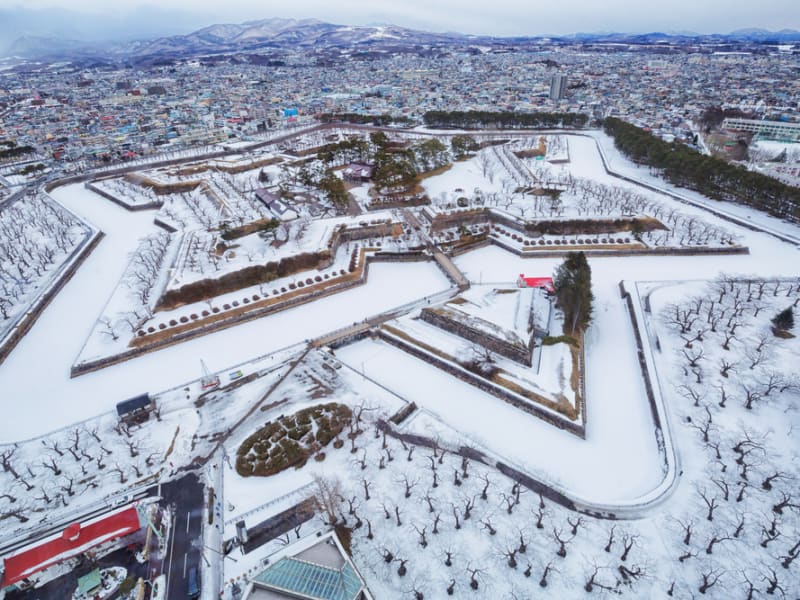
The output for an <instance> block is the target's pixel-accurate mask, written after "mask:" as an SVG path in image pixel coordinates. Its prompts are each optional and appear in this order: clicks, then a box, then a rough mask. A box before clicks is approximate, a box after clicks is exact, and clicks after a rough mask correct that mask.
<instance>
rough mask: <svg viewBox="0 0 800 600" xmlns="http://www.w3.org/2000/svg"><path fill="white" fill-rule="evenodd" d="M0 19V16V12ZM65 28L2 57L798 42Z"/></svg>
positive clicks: (751, 33) (796, 36)
mask: <svg viewBox="0 0 800 600" xmlns="http://www.w3.org/2000/svg"><path fill="white" fill-rule="evenodd" d="M1 12H2V11H0V13H1ZM2 16H3V15H2V14H0V17H2ZM18 31H19V30H18ZM23 31H24V30H23ZM68 31H69V29H68V28H67V30H66V31H62V32H52V33H51V34H50V35H36V34H30V35H23V36H22V37H19V38H17V39H15V40H14V41H13V42H11V43H10V44H9V45H8V47H7V49H6V52H5V54H6V56H19V57H26V58H45V59H57V58H73V59H75V58H84V59H92V58H95V59H98V60H104V61H108V60H111V61H113V62H118V61H124V62H128V61H133V62H139V61H147V60H153V59H154V58H162V59H176V58H187V57H192V56H202V55H212V54H223V53H238V52H248V51H258V50H262V49H270V48H272V49H284V48H290V47H294V48H297V47H300V48H314V49H325V48H339V49H342V48H362V49H374V50H379V49H391V48H409V47H416V46H443V45H450V44H519V43H538V42H543V41H548V42H551V43H552V42H556V43H558V42H563V43H616V44H684V43H695V44H696V43H711V44H722V43H726V42H731V43H732V42H738V43H748V42H750V43H780V44H786V43H794V42H800V31H795V30H788V29H784V30H781V31H778V32H770V31H766V30H763V29H740V30H738V31H734V32H732V33H729V34H698V33H693V32H670V33H660V32H654V33H644V34H631V33H577V34H573V35H569V36H547V37H545V36H536V37H512V38H500V37H493V36H475V35H464V34H459V33H431V32H427V31H419V30H414V29H408V28H404V27H398V26H395V25H373V26H348V25H335V24H332V23H326V22H323V21H319V20H316V19H300V20H298V19H282V18H271V19H263V20H259V21H248V22H245V23H241V24H219V25H211V26H209V27H204V28H202V29H198V30H196V31H193V32H192V33H189V34H186V35H169V36H166V37H154V38H149V39H145V38H143V39H138V40H137V39H131V38H130V37H128V38H127V39H125V38H122V39H120V38H119V37H118V38H117V40H116V41H114V42H108V41H102V40H100V39H98V38H97V37H96V36H95V37H91V36H87V37H83V38H82V39H84V40H88V41H80V42H79V41H75V40H74V39H70V38H69V36H68V35H66V32H68ZM0 33H1V31H0ZM0 39H1V38H0Z"/></svg>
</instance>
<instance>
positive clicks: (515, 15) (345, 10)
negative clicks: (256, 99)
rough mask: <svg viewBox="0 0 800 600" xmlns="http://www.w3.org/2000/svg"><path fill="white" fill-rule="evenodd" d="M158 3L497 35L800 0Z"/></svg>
mask: <svg viewBox="0 0 800 600" xmlns="http://www.w3.org/2000/svg"><path fill="white" fill-rule="evenodd" d="M142 4H143V2H142V0H113V2H109V1H108V0H25V1H24V2H21V1H20V0H0V8H13V7H16V6H24V7H25V8H29V9H30V8H45V7H52V6H57V7H61V8H67V9H72V10H84V11H92V12H101V11H108V10H113V12H114V13H115V14H117V15H119V13H120V12H121V11H124V10H133V9H135V8H136V7H139V6H141V5H142ZM152 4H156V5H157V6H158V7H159V8H160V9H162V10H163V9H176V10H180V11H181V12H187V13H197V16H199V17H202V18H203V19H205V18H206V17H207V18H208V23H209V24H211V23H213V22H217V23H219V22H227V23H238V22H241V21H245V20H252V19H263V18H268V17H316V18H318V19H322V20H324V21H329V22H333V23H340V24H356V25H360V24H368V23H377V22H386V23H394V24H397V25H404V26H408V27H416V28H422V29H426V30H431V31H459V32H463V33H479V34H480V33H485V34H495V35H536V34H548V33H553V34H566V33H575V32H597V31H623V32H649V31H697V32H700V33H715V32H720V33H726V32H729V31H731V30H734V29H739V28H745V27H760V28H764V29H772V30H777V29H783V28H790V29H800V7H798V0H759V1H752V0H747V1H745V0H658V1H655V0H370V1H363V0H288V1H286V2H275V1H274V0H273V1H269V0H268V1H264V0H260V1H258V0H222V1H220V0H191V1H187V0H158V2H157V3H152ZM110 7H112V8H110Z"/></svg>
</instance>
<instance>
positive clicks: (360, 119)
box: [317, 113, 414, 127]
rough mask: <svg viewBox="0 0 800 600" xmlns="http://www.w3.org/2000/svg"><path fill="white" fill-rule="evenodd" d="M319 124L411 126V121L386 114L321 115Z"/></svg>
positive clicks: (404, 117)
mask: <svg viewBox="0 0 800 600" xmlns="http://www.w3.org/2000/svg"><path fill="white" fill-rule="evenodd" d="M317 119H319V121H320V123H355V124H357V125H375V126H377V127H386V126H387V125H400V126H411V125H413V123H414V122H413V121H412V120H411V119H410V118H408V117H406V116H402V115H401V116H393V115H390V114H387V113H384V114H382V115H362V114H360V113H322V114H321V115H318V116H317Z"/></svg>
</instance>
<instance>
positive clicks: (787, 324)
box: [772, 306, 794, 331]
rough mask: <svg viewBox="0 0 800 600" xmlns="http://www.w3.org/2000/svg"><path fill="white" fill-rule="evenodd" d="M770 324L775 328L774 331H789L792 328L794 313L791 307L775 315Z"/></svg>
mask: <svg viewBox="0 0 800 600" xmlns="http://www.w3.org/2000/svg"><path fill="white" fill-rule="evenodd" d="M772 324H773V325H774V326H775V329H779V330H781V331H789V330H790V329H791V328H792V327H794V312H793V311H792V307H791V306H790V307H788V308H786V309H785V310H782V311H781V312H779V313H778V314H777V315H775V316H774V317H773V318H772Z"/></svg>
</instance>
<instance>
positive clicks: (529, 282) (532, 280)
mask: <svg viewBox="0 0 800 600" xmlns="http://www.w3.org/2000/svg"><path fill="white" fill-rule="evenodd" d="M517 287H521V288H541V289H543V290H544V291H546V292H547V293H548V294H554V293H555V291H556V289H555V288H554V287H553V278H552V277H525V275H523V274H522V273H520V274H519V278H518V279H517Z"/></svg>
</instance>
